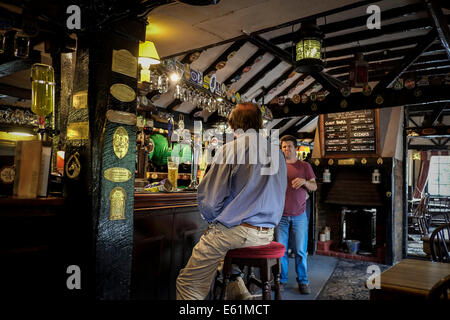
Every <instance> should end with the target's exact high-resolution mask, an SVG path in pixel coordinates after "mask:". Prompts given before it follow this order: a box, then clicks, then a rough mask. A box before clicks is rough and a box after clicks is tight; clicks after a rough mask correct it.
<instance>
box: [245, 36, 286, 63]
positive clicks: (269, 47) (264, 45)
mask: <svg viewBox="0 0 450 320" xmlns="http://www.w3.org/2000/svg"><path fill="white" fill-rule="evenodd" d="M249 41H250V42H251V43H253V44H254V45H255V46H257V47H258V48H261V49H264V50H266V51H267V52H270V53H271V54H272V55H274V56H275V57H277V58H279V59H280V60H283V61H284V62H287V63H289V64H291V65H292V63H293V58H292V55H291V54H289V53H287V52H286V51H284V50H283V49H281V48H279V47H277V46H276V45H274V44H273V43H271V42H270V41H268V40H266V39H264V38H262V37H260V36H258V35H253V34H249Z"/></svg>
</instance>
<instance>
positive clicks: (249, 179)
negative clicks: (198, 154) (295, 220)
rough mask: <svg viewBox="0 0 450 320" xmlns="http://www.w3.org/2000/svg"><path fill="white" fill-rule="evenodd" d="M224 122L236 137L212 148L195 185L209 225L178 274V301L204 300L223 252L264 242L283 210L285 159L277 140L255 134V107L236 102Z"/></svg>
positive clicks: (257, 112)
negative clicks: (206, 168) (211, 156)
mask: <svg viewBox="0 0 450 320" xmlns="http://www.w3.org/2000/svg"><path fill="white" fill-rule="evenodd" d="M229 124H230V126H231V128H232V129H233V130H234V133H235V137H236V139H235V140H234V141H232V142H229V143H226V144H225V145H223V146H222V147H221V148H220V149H219V150H218V151H217V152H216V154H215V156H214V159H213V161H212V165H211V168H210V170H209V171H208V172H207V173H206V175H205V176H204V178H203V180H202V182H201V183H200V185H199V187H198V207H199V210H200V212H201V214H202V216H203V218H204V219H205V220H206V221H208V222H209V223H210V225H209V227H208V229H207V230H206V231H205V233H204V234H203V235H202V237H201V238H200V240H199V242H198V243H197V245H196V246H195V247H194V249H193V251H192V256H191V258H190V259H189V261H188V263H187V264H186V267H185V268H184V269H182V270H181V271H180V274H179V276H178V278H177V299H178V300H203V299H204V298H205V297H206V296H207V295H208V292H209V290H210V287H211V284H212V281H213V280H214V276H215V274H216V271H217V270H218V268H219V267H220V268H221V267H222V265H223V259H224V258H225V255H226V254H227V252H228V250H231V249H236V248H242V247H249V246H260V245H266V244H269V243H270V242H271V241H272V240H273V229H274V228H275V227H276V226H277V224H278V223H279V221H280V219H281V215H282V213H283V208H284V200H285V199H284V194H285V192H286V186H287V171H286V160H285V158H284V155H283V154H282V152H281V151H280V149H279V145H278V144H269V145H268V143H267V140H266V139H265V138H264V137H263V136H262V135H261V134H259V133H257V132H256V131H258V130H259V129H261V128H262V116H261V111H260V109H259V107H258V106H257V105H255V104H253V103H242V104H238V105H237V106H236V108H235V109H234V110H233V111H232V113H231V115H230V117H229ZM238 129H241V130H238ZM255 130H256V131H255ZM278 143H279V142H278ZM268 155H270V156H269V157H268ZM220 268H219V269H220Z"/></svg>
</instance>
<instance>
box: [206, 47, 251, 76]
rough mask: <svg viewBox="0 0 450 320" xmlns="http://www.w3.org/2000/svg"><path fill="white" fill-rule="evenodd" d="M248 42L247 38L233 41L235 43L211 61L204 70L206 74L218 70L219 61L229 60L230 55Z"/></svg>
mask: <svg viewBox="0 0 450 320" xmlns="http://www.w3.org/2000/svg"><path fill="white" fill-rule="evenodd" d="M246 42H247V40H245V39H244V40H238V41H236V42H233V44H232V45H231V46H229V47H228V48H227V49H226V50H225V51H224V52H222V54H221V55H220V56H218V57H217V58H216V60H214V62H213V63H211V64H210V65H209V66H208V67H207V68H206V69H205V71H203V74H204V75H207V74H208V73H210V72H211V71H216V70H217V69H216V66H217V64H218V63H219V62H222V61H227V60H228V56H229V55H230V54H231V53H232V52H235V51H238V50H239V49H240V48H241V47H242V46H243V45H244V44H245V43H246Z"/></svg>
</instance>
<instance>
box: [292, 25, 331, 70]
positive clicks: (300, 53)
mask: <svg viewBox="0 0 450 320" xmlns="http://www.w3.org/2000/svg"><path fill="white" fill-rule="evenodd" d="M299 35H300V40H299V42H297V44H296V46H295V49H296V50H295V51H296V56H295V71H296V72H300V73H316V72H320V71H322V70H323V68H324V66H325V63H324V61H323V60H322V41H323V33H322V32H321V31H320V29H319V28H318V27H317V25H316V23H315V21H308V22H303V23H302V27H301V28H300V32H299Z"/></svg>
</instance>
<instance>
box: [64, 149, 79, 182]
mask: <svg viewBox="0 0 450 320" xmlns="http://www.w3.org/2000/svg"><path fill="white" fill-rule="evenodd" d="M79 156H80V154H79V153H78V152H75V153H74V154H72V155H71V156H70V157H69V160H67V162H66V165H65V172H66V176H67V177H68V178H69V179H75V178H76V177H78V176H79V175H80V172H81V163H80V160H79V159H78V157H79Z"/></svg>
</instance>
